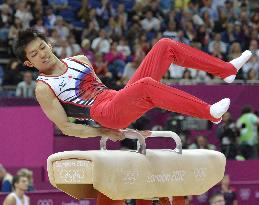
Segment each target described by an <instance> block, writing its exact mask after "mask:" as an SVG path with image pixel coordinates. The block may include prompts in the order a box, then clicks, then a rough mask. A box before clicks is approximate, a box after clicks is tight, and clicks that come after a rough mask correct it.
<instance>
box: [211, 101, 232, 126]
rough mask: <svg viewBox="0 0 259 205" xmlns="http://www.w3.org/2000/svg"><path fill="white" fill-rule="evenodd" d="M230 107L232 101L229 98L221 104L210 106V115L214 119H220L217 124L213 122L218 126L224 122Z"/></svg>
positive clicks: (220, 102)
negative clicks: (224, 116)
mask: <svg viewBox="0 0 259 205" xmlns="http://www.w3.org/2000/svg"><path fill="white" fill-rule="evenodd" d="M229 105H230V99H229V98H224V99H222V100H220V101H219V102H216V103H214V104H213V105H211V106H210V114H211V116H212V117H214V118H217V119H219V121H217V122H213V123H215V124H218V123H220V122H221V120H222V118H221V117H222V115H224V114H225V112H227V110H228V108H229Z"/></svg>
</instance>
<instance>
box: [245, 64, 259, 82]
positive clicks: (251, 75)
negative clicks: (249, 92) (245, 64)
mask: <svg viewBox="0 0 259 205" xmlns="http://www.w3.org/2000/svg"><path fill="white" fill-rule="evenodd" d="M246 80H247V81H256V80H258V73H257V71H256V70H255V69H254V68H250V69H249V71H248V73H247V78H246ZM249 83H251V82H249Z"/></svg>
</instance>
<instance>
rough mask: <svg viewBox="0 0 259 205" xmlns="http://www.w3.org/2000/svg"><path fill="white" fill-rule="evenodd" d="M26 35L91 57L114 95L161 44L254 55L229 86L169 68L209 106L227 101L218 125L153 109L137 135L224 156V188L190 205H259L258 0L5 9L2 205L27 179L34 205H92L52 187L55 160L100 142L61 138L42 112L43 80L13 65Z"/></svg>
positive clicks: (31, 0)
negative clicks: (38, 86)
mask: <svg viewBox="0 0 259 205" xmlns="http://www.w3.org/2000/svg"><path fill="white" fill-rule="evenodd" d="M29 27H31V28H34V29H37V30H39V31H41V32H43V33H46V34H47V35H48V36H49V39H50V42H51V44H52V45H53V50H54V52H55V54H56V55H57V56H58V57H59V58H65V57H68V56H73V55H78V54H83V55H85V56H87V57H88V58H89V59H90V61H91V62H92V64H93V67H94V69H95V72H96V73H97V75H98V76H99V77H100V79H101V80H102V81H103V83H104V84H105V85H107V86H108V87H109V88H112V89H116V90H118V89H121V88H123V86H124V85H125V84H126V83H127V81H128V80H129V79H130V78H131V76H132V75H133V74H134V72H135V71H136V69H137V67H138V65H139V64H140V63H141V61H142V59H143V58H144V57H145V55H146V54H147V53H148V51H149V50H150V49H151V47H152V46H153V45H154V44H155V43H156V42H157V41H158V40H159V39H160V38H162V37H168V38H172V39H175V40H177V41H180V42H183V43H186V44H189V45H191V46H193V47H196V48H198V49H200V50H203V51H205V52H207V53H209V54H211V55H213V56H216V57H218V58H220V59H222V60H225V61H230V60H232V59H234V58H236V57H238V56H239V55H241V53H242V52H243V51H244V50H246V49H249V50H251V51H252V53H253V56H252V58H251V59H250V60H249V61H248V62H247V63H246V64H245V65H244V66H243V68H242V69H241V70H240V71H239V73H238V76H237V79H236V80H235V82H234V83H232V84H230V85H229V84H228V85H227V84H225V83H224V82H223V81H222V80H220V79H218V78H215V77H214V76H211V75H210V74H208V73H205V72H201V71H197V70H194V69H190V68H183V67H180V66H176V65H173V64H172V65H171V66H170V68H169V70H168V73H167V74H166V75H165V76H164V78H163V82H164V83H167V84H169V85H171V86H174V87H176V88H179V89H181V90H185V91H187V92H190V93H192V94H194V95H196V96H198V97H200V98H202V99H204V100H205V101H207V102H208V103H214V102H216V101H217V100H220V99H222V98H223V97H229V98H230V99H231V107H230V110H229V112H227V113H226V114H225V115H224V116H223V122H222V123H220V124H219V125H214V124H211V123H210V122H208V121H205V120H199V119H194V118H190V117H186V116H182V115H178V114H176V113H169V112H167V111H163V110H159V109H154V110H152V111H150V112H148V113H146V114H145V115H144V116H143V117H142V118H140V119H139V120H137V121H136V122H135V123H133V124H132V125H131V128H134V129H140V130H143V129H150V130H172V131H174V132H176V133H178V134H179V135H180V137H181V139H182V141H183V145H184V148H185V149H200V148H203V149H204V148H205V149H213V150H218V151H221V152H223V153H224V154H225V155H226V157H227V159H228V161H227V167H226V176H225V177H224V180H223V181H222V182H221V183H219V184H218V185H217V186H215V187H213V188H212V189H211V190H209V191H208V192H207V193H205V194H203V195H201V196H186V204H193V205H200V204H201V205H208V204H209V198H210V197H211V195H212V194H213V193H214V192H216V191H220V192H222V193H223V194H224V197H225V201H226V205H237V204H241V205H248V204H249V205H257V204H259V159H258V150H259V147H258V138H259V137H258V124H257V122H258V113H259V84H258V82H259V47H258V43H259V2H258V0H82V1H80V0H53V1H52V0H19V1H18V0H0V130H1V131H0V203H2V201H3V199H4V198H5V196H6V194H7V193H9V192H11V191H12V188H11V186H10V183H11V181H12V176H13V175H16V174H23V175H26V176H27V177H28V179H29V187H28V195H29V196H30V198H31V204H37V205H61V204H62V205H67V204H73V205H75V204H79V205H92V204H95V201H94V200H81V201H77V200H75V199H72V198H70V197H68V196H66V195H65V194H63V193H61V192H59V191H57V190H54V188H53V187H52V186H51V185H50V184H49V182H48V177H47V173H46V159H47V157H48V156H49V155H51V154H52V153H55V152H59V151H64V150H89V149H99V138H95V139H79V138H73V137H66V136H63V135H62V134H61V132H60V131H59V130H58V129H57V128H56V127H55V126H54V125H53V124H52V123H51V122H50V121H49V120H48V119H47V118H46V117H45V116H44V114H43V113H42V111H41V109H40V107H39V105H38V104H37V102H36V101H35V96H34V89H35V79H36V77H37V75H38V73H37V72H36V70H35V69H31V68H26V67H24V66H23V65H22V64H21V63H20V62H19V61H17V59H16V58H15V57H14V55H13V50H12V47H13V42H14V40H15V39H16V37H17V34H18V32H19V31H20V30H22V29H26V28H29ZM247 116H248V117H247ZM71 120H74V119H71ZM76 123H77V122H76ZM147 145H148V148H170V147H171V148H173V147H174V143H173V142H171V141H170V140H167V139H148V140H147ZM109 148H110V149H120V148H130V149H134V148H136V141H134V140H123V141H122V142H116V143H109ZM197 186H198V185H197ZM126 203H127V204H132V205H133V204H134V203H135V202H134V200H129V201H127V202H126ZM156 203H157V202H156V201H154V204H156Z"/></svg>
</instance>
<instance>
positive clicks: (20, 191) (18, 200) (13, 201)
mask: <svg viewBox="0 0 259 205" xmlns="http://www.w3.org/2000/svg"><path fill="white" fill-rule="evenodd" d="M13 188H14V191H13V192H12V193H10V194H8V195H7V197H6V198H5V199H4V202H3V205H21V204H23V205H30V198H29V197H28V196H27V195H25V192H26V191H27V190H28V179H27V177H25V176H15V177H14V178H13Z"/></svg>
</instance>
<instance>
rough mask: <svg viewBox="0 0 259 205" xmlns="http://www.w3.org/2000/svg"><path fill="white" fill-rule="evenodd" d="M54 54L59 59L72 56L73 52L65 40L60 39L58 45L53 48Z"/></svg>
mask: <svg viewBox="0 0 259 205" xmlns="http://www.w3.org/2000/svg"><path fill="white" fill-rule="evenodd" d="M53 50H54V52H55V53H56V54H57V56H58V57H59V58H61V59H63V58H66V57H69V56H72V55H73V50H72V47H71V45H70V44H69V42H68V41H67V40H65V39H60V40H59V44H58V45H56V46H55V47H54V48H53Z"/></svg>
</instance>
